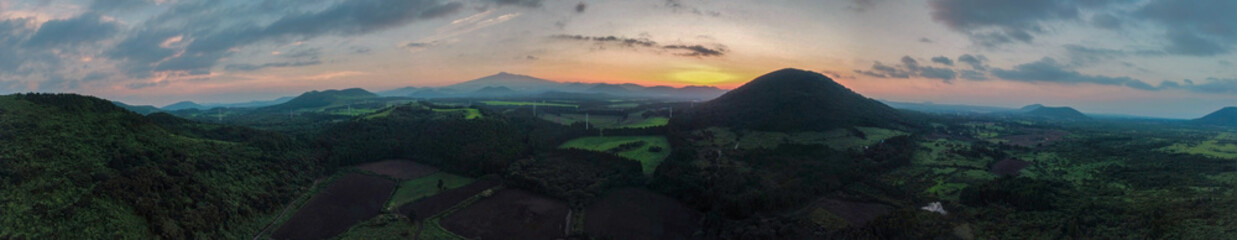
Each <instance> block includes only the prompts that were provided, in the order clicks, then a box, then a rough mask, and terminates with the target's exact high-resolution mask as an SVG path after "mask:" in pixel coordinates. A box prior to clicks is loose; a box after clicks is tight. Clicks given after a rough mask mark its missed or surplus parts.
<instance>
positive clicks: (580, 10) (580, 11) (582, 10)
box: [576, 2, 588, 13]
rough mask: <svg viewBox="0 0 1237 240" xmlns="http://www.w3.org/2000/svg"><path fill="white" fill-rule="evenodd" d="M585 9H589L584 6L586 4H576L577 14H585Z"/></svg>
mask: <svg viewBox="0 0 1237 240" xmlns="http://www.w3.org/2000/svg"><path fill="white" fill-rule="evenodd" d="M585 8H588V5H586V4H584V2H580V4H576V12H577V13H583V12H584V9H585Z"/></svg>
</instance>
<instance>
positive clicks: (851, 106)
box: [683, 68, 902, 132]
mask: <svg viewBox="0 0 1237 240" xmlns="http://www.w3.org/2000/svg"><path fill="white" fill-rule="evenodd" d="M689 113H690V114H689V117H688V118H689V119H687V120H683V121H685V122H684V123H686V124H691V125H694V126H696V127H700V126H729V127H735V128H746V129H753V130H762V131H785V132H791V131H825V130H831V129H835V128H844V127H854V126H871V127H895V126H897V125H900V124H899V122H901V121H902V116H901V115H900V114H899V113H898V111H897V110H894V109H893V108H891V107H889V106H886V105H885V104H882V103H880V102H878V101H876V100H873V99H869V98H867V97H864V96H863V95H859V94H858V93H855V92H854V91H851V90H850V89H847V88H846V87H844V86H842V85H841V84H838V83H837V82H834V81H833V79H830V78H829V77H826V76H825V75H822V74H820V73H815V72H810V71H804V70H799V69H792V68H787V69H782V70H778V71H775V72H772V73H768V74H765V75H764V76H760V77H757V78H756V79H754V80H752V81H751V82H748V83H747V84H744V85H743V86H742V87H739V88H737V89H735V90H731V91H730V92H728V93H726V94H725V95H722V96H721V97H718V98H717V99H713V100H710V101H708V102H705V103H703V104H700V105H697V106H696V107H695V108H693V109H692V110H691V111H690V112H689Z"/></svg>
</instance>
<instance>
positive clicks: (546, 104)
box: [481, 101, 580, 108]
mask: <svg viewBox="0 0 1237 240" xmlns="http://www.w3.org/2000/svg"><path fill="white" fill-rule="evenodd" d="M481 104H485V105H490V106H533V105H536V106H538V107H569V108H579V107H580V105H575V104H564V103H550V102H516V101H481Z"/></svg>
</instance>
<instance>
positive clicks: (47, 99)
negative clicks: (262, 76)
mask: <svg viewBox="0 0 1237 240" xmlns="http://www.w3.org/2000/svg"><path fill="white" fill-rule="evenodd" d="M156 115H157V116H155V118H161V119H160V120H159V121H158V123H157V122H155V121H151V119H149V118H147V117H143V116H141V115H138V114H135V113H133V112H130V111H127V110H125V109H122V108H120V107H117V106H115V105H114V104H112V103H111V102H108V101H106V100H102V99H98V98H94V97H86V96H80V95H73V94H18V95H7V96H0V146H4V147H2V148H0V239H8V238H16V239H152V238H163V239H187V238H228V239H237V238H245V237H249V236H247V235H248V234H252V233H254V232H257V229H258V228H261V227H262V224H264V222H263V221H262V220H261V219H264V218H262V217H261V216H271V215H273V214H276V213H274V212H273V211H277V210H278V208H279V206H281V205H283V204H285V203H286V202H287V201H289V200H290V199H291V198H292V196H293V195H294V192H296V191H297V189H296V188H297V187H298V186H305V185H308V183H309V182H310V181H311V179H310V177H309V176H313V175H314V174H303V173H302V172H298V171H303V170H305V169H314V168H313V167H312V166H307V165H306V164H308V163H309V162H312V161H304V160H305V158H308V157H307V156H309V154H307V153H304V152H303V151H297V150H295V149H297V147H296V144H295V143H293V142H291V141H289V140H287V138H284V137H282V136H280V135H278V134H272V133H267V132H261V131H256V130H245V129H243V128H235V127H221V126H212V125H207V124H199V123H194V122H187V121H178V120H177V119H175V117H173V116H170V115H166V114H156ZM159 123H164V124H169V126H175V128H176V130H168V129H166V128H164V127H161V126H160V125H159ZM207 136H209V137H207ZM221 139H223V140H221ZM258 139H260V140H258ZM225 140H226V141H225ZM270 148H283V151H273V150H270Z"/></svg>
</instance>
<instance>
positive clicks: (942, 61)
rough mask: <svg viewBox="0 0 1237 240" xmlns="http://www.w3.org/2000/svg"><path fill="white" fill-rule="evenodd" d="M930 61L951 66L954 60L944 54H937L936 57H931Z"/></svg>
mask: <svg viewBox="0 0 1237 240" xmlns="http://www.w3.org/2000/svg"><path fill="white" fill-rule="evenodd" d="M932 62H934V63H940V64H944V65H945V66H953V65H954V60H950V59H949V57H946V56H937V57H933V58H932Z"/></svg>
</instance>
